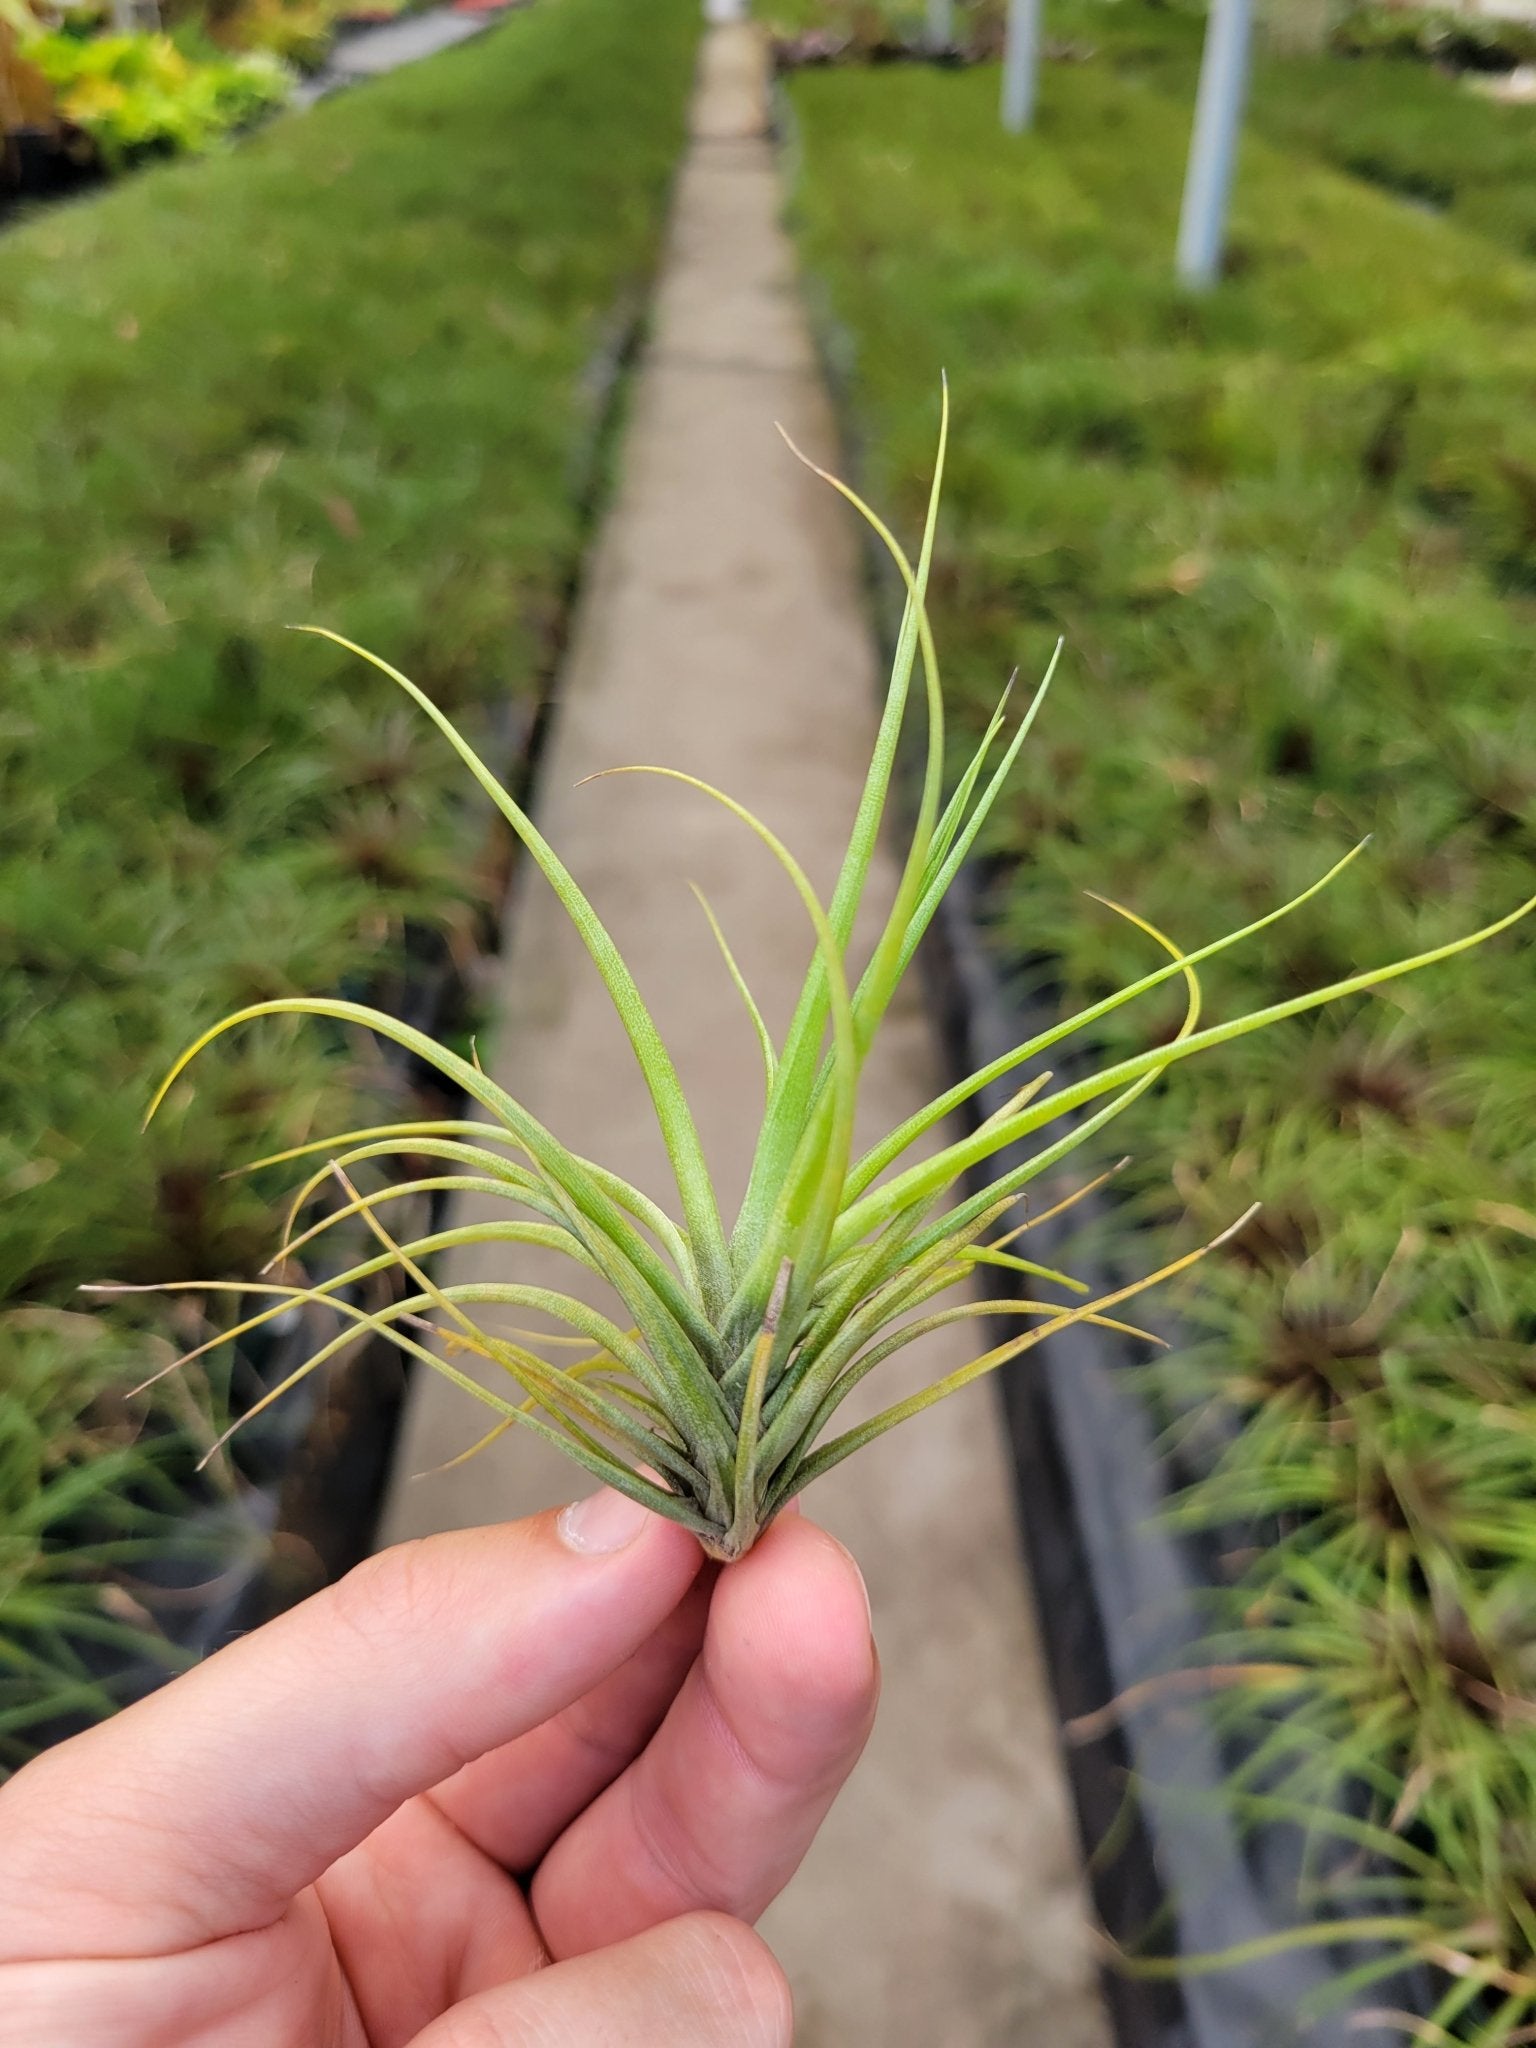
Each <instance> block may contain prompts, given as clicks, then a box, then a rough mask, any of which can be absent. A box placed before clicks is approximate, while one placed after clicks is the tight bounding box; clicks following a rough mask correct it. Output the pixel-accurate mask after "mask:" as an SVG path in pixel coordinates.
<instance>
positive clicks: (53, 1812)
mask: <svg viewBox="0 0 1536 2048" xmlns="http://www.w3.org/2000/svg"><path fill="white" fill-rule="evenodd" d="M583 1509H584V1510H596V1511H597V1512H596V1518H595V1520H594V1521H592V1522H589V1524H588V1529H589V1531H590V1532H595V1533H596V1534H597V1536H598V1537H599V1538H600V1542H598V1543H593V1542H587V1541H586V1540H585V1539H584V1538H583V1537H582V1536H581V1533H580V1525H579V1524H578V1525H577V1527H576V1530H575V1531H574V1539H573V1532H572V1529H571V1524H570V1523H569V1522H568V1521H566V1520H565V1519H564V1517H559V1516H556V1515H554V1514H548V1515H538V1516H534V1517H532V1518H531V1519H530V1520H528V1521H525V1522H515V1523H510V1524H506V1525H503V1526H501V1527H497V1528H490V1529H468V1530H461V1531H458V1532H455V1533H453V1534H451V1535H444V1536H432V1537H428V1538H426V1539H424V1540H423V1541H421V1542H419V1543H413V1544H404V1545H401V1546H400V1547H399V1548H398V1549H395V1550H389V1551H385V1552H383V1553H382V1554H381V1555H380V1556H378V1557H375V1558H371V1559H370V1560H369V1561H368V1562H367V1563H366V1564H364V1565H362V1566H360V1567H359V1568H358V1570H357V1571H355V1572H352V1573H350V1574H349V1575H348V1576H347V1577H346V1578H345V1579H343V1580H341V1581H340V1582H339V1583H338V1584H337V1585H335V1586H333V1587H330V1588H328V1589H327V1590H326V1591H325V1592H322V1593H318V1594H316V1595H315V1596H314V1598H313V1599H311V1600H308V1601H306V1602H305V1603H304V1604H303V1606H301V1607H297V1608H295V1609H294V1610H293V1611H292V1613H290V1614H287V1615H285V1616H283V1617H282V1619H281V1620H279V1621H275V1622H272V1623H270V1624H269V1625H268V1626H267V1627H266V1628H263V1629H259V1630H257V1632H256V1633H255V1634H254V1635H251V1636H247V1637H246V1638H244V1639H243V1640H242V1641H240V1642H238V1643H235V1644H233V1645H232V1646H231V1647H230V1648H229V1649H227V1650H223V1651H221V1652H220V1653H219V1654H218V1655H217V1656H216V1657H213V1658H211V1659H210V1660H209V1662H208V1663H207V1664H205V1665H203V1666H202V1667H201V1668H200V1669H198V1670H196V1671H193V1672H191V1673H189V1674H188V1675H187V1676H186V1677H184V1678H180V1679H177V1680H175V1681H173V1682H172V1683H171V1684H170V1685H168V1686H167V1687H165V1688H164V1690H163V1691H161V1692H159V1693H157V1694H155V1695H154V1696H153V1697H151V1698H149V1699H146V1700H143V1701H141V1702H140V1703H139V1704H137V1705H136V1706H133V1707H130V1708H128V1709H127V1710H126V1711H125V1712H124V1713H122V1714H120V1715H119V1716H118V1717H117V1718H116V1719H115V1720H113V1721H110V1722H107V1723H106V1724H104V1725H103V1726H102V1727H100V1728H95V1729H92V1730H90V1731H89V1732H88V1733H87V1734H85V1735H82V1736H77V1737H76V1738H75V1739H74V1740H73V1741H71V1742H67V1743H64V1744H63V1745H61V1747H60V1748H58V1749H56V1750H52V1751H50V1752H49V1753H48V1754H46V1755H45V1756H43V1757H41V1758H39V1759H38V1760H37V1761H36V1762H35V1763H32V1764H29V1765H28V1766H27V1767H26V1769H25V1770H23V1771H21V1772H20V1773H19V1774H18V1775H17V1776H16V1777H15V1778H13V1779H12V1780H11V1781H10V1783H9V1784H8V1785H5V1786H4V1787H0V1930H3V1931H0V1961H15V1960H23V1959H25V1960H34V1961H41V1960H44V1959H47V1958H53V1957H58V1956H67V1955H75V1954H91V1955H94V1956H97V1957H103V1956H132V1955H146V1954H157V1953H166V1952H168V1951H171V1950H175V1949H180V1948H184V1947H187V1946H189V1945H191V1944H193V1943H197V1942H204V1941H209V1940H213V1939H216V1938H218V1937H219V1936H221V1935H224V1934H228V1933H233V1932H235V1931H237V1930H243V1929H247V1928H251V1927H255V1926H262V1925H265V1924H267V1923H268V1922H270V1921H271V1920H273V1919H275V1918H276V1917H277V1916H278V1915H279V1914H280V1913H281V1912H282V1911H283V1909H284V1907H285V1906H286V1905H287V1903H288V1901H289V1900H290V1899H291V1898H292V1897H293V1896H294V1895H295V1894H296V1893H297V1892H299V1891H302V1890H303V1888H304V1887H305V1886H306V1885H308V1884H311V1883H313V1881H314V1880H315V1879H316V1878H317V1877H318V1876H319V1875H320V1874H321V1872H322V1871H324V1870H325V1869H327V1868H328V1867H329V1866H330V1864H332V1863H333V1862H335V1861H336V1859H337V1858H338V1857H339V1856H342V1855H344V1854H345V1853H346V1852H347V1851H348V1850H349V1849H353V1848H355V1847H356V1846H357V1844H358V1843H359V1842H361V1841H362V1840H363V1839H364V1838H365V1837H366V1836H367V1835H369V1834H371V1833H372V1831H373V1829H374V1828H375V1827H377V1826H378V1825H379V1824H380V1823H381V1822H382V1821H384V1820H385V1819H387V1818H388V1816H389V1815H390V1814H391V1813H393V1812H394V1811H395V1809H396V1808H397V1807H399V1806H401V1805H403V1804H404V1802H405V1801H406V1800H407V1799H409V1798H412V1797H413V1796H415V1795H416V1794H418V1793H420V1792H424V1791H426V1790H428V1789H429V1788H430V1787H431V1786H433V1785H436V1784H439V1783H440V1782H441V1781H442V1780H443V1779H444V1778H447V1777H449V1776H450V1775H451V1774H452V1773H453V1772H455V1771H457V1770H459V1769H460V1768H461V1767H462V1766H463V1765H464V1764H465V1763H467V1762H468V1761H470V1759H472V1758H474V1757H477V1756H481V1755H484V1754H485V1752H486V1751H487V1750H490V1749H494V1748H496V1747H498V1746H499V1745H501V1744H503V1743H506V1742H509V1741H511V1740H512V1739H513V1738H514V1737H516V1736H517V1735H520V1734H522V1733H524V1732H525V1731H526V1730H528V1729H530V1728H534V1727H537V1726H538V1725H539V1724H540V1723H542V1722H544V1721H546V1720H548V1719H549V1717H550V1716H551V1715H552V1714H555V1713H558V1712H559V1711H560V1709H561V1708H563V1707H565V1706H566V1705H568V1704H569V1703H570V1702H571V1701H572V1700H574V1699H577V1698H579V1697H580V1696H581V1695H582V1694H583V1693H585V1692H586V1691H587V1690H589V1688H591V1687H592V1686H593V1685H595V1684H597V1683H598V1682H599V1681H600V1680H601V1679H603V1678H604V1677H606V1676H607V1674H608V1673H609V1672H611V1671H613V1670H614V1669H616V1668H617V1667H618V1666H619V1665H620V1664H622V1663H623V1662H624V1661H625V1660H626V1659H627V1658H629V1657H631V1656H632V1655H633V1654H634V1652H635V1651H636V1650H637V1649H638V1648H639V1646H640V1644H641V1643H642V1642H644V1641H645V1639H646V1638H647V1636H648V1635H649V1634H650V1633H651V1632H652V1630H654V1629H655V1628H657V1627H658V1626H659V1624H660V1623H661V1622H662V1621H663V1620H664V1619H665V1618H666V1616H667V1615H668V1614H669V1613H670V1612H671V1611H672V1609H673V1608H674V1607H676V1605H677V1603H678V1602H679V1601H680V1600H681V1599H682V1597H683V1595H684V1593H685V1592H686V1591H687V1589H688V1586H689V1584H690V1582H691V1581H692V1579H693V1577H694V1575H695V1573H696V1572H697V1571H698V1569H699V1565H700V1562H701V1557H700V1552H699V1549H698V1546H697V1544H696V1543H695V1542H694V1540H693V1538H692V1537H691V1536H689V1535H687V1534H686V1532H685V1531H683V1530H682V1529H680V1528H678V1527H676V1526H675V1525H673V1524H671V1523H669V1522H664V1521H662V1520H660V1519H658V1518H657V1517H655V1516H653V1515H649V1514H647V1513H645V1511H644V1510H643V1509H639V1508H636V1507H634V1506H633V1504H632V1503H630V1502H628V1501H624V1500H623V1499H622V1497H621V1496H619V1495H616V1494H600V1495H597V1496H595V1497H594V1499H593V1501H591V1502H587V1503H583ZM605 1517H606V1521H605V1519H604V1518H605ZM562 1531H564V1532H565V1533H564V1534H563V1533H562ZM604 1546H606V1547H604ZM66 1909H67V1910H66Z"/></svg>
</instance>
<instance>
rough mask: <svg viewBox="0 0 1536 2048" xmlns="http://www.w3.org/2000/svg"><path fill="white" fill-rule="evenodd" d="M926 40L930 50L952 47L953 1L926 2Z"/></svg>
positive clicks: (935, 0)
mask: <svg viewBox="0 0 1536 2048" xmlns="http://www.w3.org/2000/svg"><path fill="white" fill-rule="evenodd" d="M926 40H927V43H928V47H929V49H930V50H948V49H952V48H953V47H954V41H955V0H928V26H927V32H926Z"/></svg>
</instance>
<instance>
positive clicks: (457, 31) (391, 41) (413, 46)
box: [293, 7, 496, 107]
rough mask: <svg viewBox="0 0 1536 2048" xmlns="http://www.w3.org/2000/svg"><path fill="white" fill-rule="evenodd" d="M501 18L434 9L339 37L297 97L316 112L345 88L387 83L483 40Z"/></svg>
mask: <svg viewBox="0 0 1536 2048" xmlns="http://www.w3.org/2000/svg"><path fill="white" fill-rule="evenodd" d="M495 19H496V17H495V16H487V15H481V14H455V13H454V12H453V10H452V9H451V8H449V7H433V8H429V9H427V10H426V11H425V12H424V13H421V14H407V15H402V16H401V18H400V19H399V20H398V21H384V22H380V23H379V24H378V25H377V26H376V27H371V28H363V29H356V30H354V31H352V32H351V33H350V34H346V35H342V36H338V38H337V39H336V42H335V43H334V44H333V46H332V48H331V52H330V55H329V56H328V57H327V58H326V60H325V62H324V64H323V65H322V66H321V68H320V69H319V70H318V71H317V72H316V73H315V75H314V77H313V78H306V79H305V80H304V81H303V82H302V84H301V85H300V86H299V88H298V90H297V92H295V94H294V96H293V103H294V105H295V106H297V107H312V106H314V104H315V103H316V101H317V100H323V99H328V98H329V97H330V95H331V94H332V93H333V92H340V91H341V90H342V88H343V87H344V86H348V85H360V84H361V83H362V82H363V80H364V79H368V78H382V77H383V76H384V75H385V73H386V72H390V71H398V70H399V69H400V68H401V66H402V65H405V64H419V63H420V61H421V59H422V58H423V57H435V56H436V55H437V53H438V51H439V50H451V49H452V48H453V47H454V45H455V44H456V43H467V42H468V41H469V39H470V37H471V36H477V35H480V34H481V33H482V32H483V31H484V30H485V29H486V28H488V27H489V26H490V24H491V22H492V21H493V20H495Z"/></svg>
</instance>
